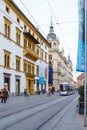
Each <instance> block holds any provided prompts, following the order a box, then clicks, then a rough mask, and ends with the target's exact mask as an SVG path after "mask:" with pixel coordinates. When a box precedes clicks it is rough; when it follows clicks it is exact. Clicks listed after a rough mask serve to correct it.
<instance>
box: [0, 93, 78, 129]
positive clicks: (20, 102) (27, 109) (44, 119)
mask: <svg viewBox="0 0 87 130" xmlns="http://www.w3.org/2000/svg"><path fill="white" fill-rule="evenodd" d="M77 99H78V95H77V94H72V95H69V96H60V95H59V94H58V93H55V94H54V95H53V94H52V95H50V96H48V95H47V94H41V95H32V96H30V97H24V96H20V97H10V98H9V99H8V101H7V103H6V104H1V103H0V130H19V129H21V130H54V129H55V130H57V129H58V130H59V128H60V130H62V129H61V127H60V125H61V121H62V120H63V118H65V115H67V113H68V112H69V111H70V110H71V109H72V106H73V104H75V103H76V105H77ZM65 120H67V119H65Z"/></svg>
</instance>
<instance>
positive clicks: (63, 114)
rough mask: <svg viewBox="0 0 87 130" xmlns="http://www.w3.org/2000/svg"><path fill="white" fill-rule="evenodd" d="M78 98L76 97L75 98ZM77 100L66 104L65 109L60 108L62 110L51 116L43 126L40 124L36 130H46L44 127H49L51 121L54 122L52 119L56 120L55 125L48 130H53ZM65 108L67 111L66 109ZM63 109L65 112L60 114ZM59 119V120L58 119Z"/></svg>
mask: <svg viewBox="0 0 87 130" xmlns="http://www.w3.org/2000/svg"><path fill="white" fill-rule="evenodd" d="M77 98H78V97H77ZM77 98H75V99H74V100H73V101H72V102H68V103H67V104H66V105H65V107H62V109H60V110H58V111H57V112H55V113H54V115H53V116H51V117H50V118H49V119H48V120H46V121H45V122H44V123H43V124H41V125H40V126H39V127H38V128H37V129H36V130H44V129H46V128H45V126H46V125H47V126H48V125H49V122H50V124H51V123H52V121H53V120H55V119H54V118H56V119H57V120H56V121H55V124H54V125H53V126H52V127H51V129H50V130H55V128H56V126H57V125H58V124H59V123H60V121H61V120H62V119H63V118H64V116H66V115H67V113H68V111H69V110H70V109H71V108H72V106H73V102H75V101H76V100H77ZM67 105H69V106H68V108H67ZM66 108H67V109H66ZM64 109H65V112H63V113H62V111H63V110H64ZM58 117H59V118H58Z"/></svg>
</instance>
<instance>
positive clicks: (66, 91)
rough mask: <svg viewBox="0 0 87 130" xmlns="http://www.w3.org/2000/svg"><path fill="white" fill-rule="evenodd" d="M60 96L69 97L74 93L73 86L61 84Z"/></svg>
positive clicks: (65, 83)
mask: <svg viewBox="0 0 87 130" xmlns="http://www.w3.org/2000/svg"><path fill="white" fill-rule="evenodd" d="M59 92H60V95H70V94H73V93H74V87H73V85H71V84H69V83H67V82H61V83H60V86H59Z"/></svg>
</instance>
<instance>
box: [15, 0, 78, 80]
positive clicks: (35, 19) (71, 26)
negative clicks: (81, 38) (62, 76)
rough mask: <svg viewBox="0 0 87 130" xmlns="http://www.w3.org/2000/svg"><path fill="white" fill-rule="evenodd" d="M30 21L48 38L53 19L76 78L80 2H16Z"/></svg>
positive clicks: (63, 0)
mask: <svg viewBox="0 0 87 130" xmlns="http://www.w3.org/2000/svg"><path fill="white" fill-rule="evenodd" d="M14 1H15V2H16V3H17V5H18V6H19V7H20V8H21V9H22V11H23V12H24V13H25V15H26V16H27V17H28V18H29V20H30V21H31V22H32V23H33V24H34V25H35V27H36V28H37V27H38V29H39V31H40V32H41V33H42V34H43V35H44V36H45V37H46V36H47V34H48V33H49V27H50V23H51V17H52V20H53V26H54V32H55V33H56V35H57V37H58V38H59V41H60V50H61V48H62V47H63V48H64V51H65V57H68V55H70V57H71V60H72V63H73V69H74V73H73V74H74V75H75V78H76V76H77V75H78V72H75V70H76V60H77V47H78V0H14Z"/></svg>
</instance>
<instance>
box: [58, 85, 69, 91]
mask: <svg viewBox="0 0 87 130" xmlns="http://www.w3.org/2000/svg"><path fill="white" fill-rule="evenodd" d="M67 88H68V85H66V84H60V91H66V90H67Z"/></svg>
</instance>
